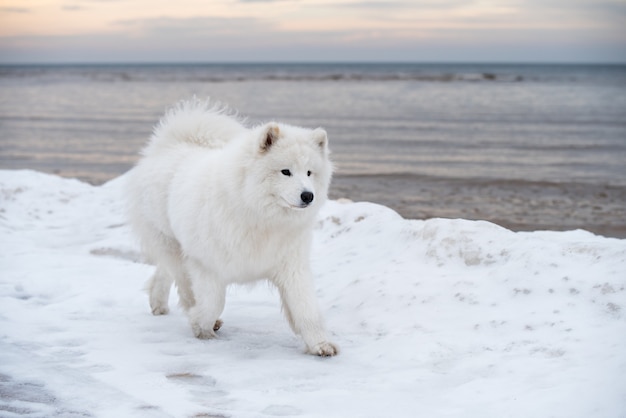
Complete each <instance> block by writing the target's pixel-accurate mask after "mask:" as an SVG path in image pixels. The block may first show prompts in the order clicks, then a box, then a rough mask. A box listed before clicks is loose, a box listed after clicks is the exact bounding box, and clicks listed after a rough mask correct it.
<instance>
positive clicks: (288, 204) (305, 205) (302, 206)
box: [282, 197, 310, 210]
mask: <svg viewBox="0 0 626 418" xmlns="http://www.w3.org/2000/svg"><path fill="white" fill-rule="evenodd" d="M282 200H283V202H284V205H283V206H285V207H287V208H289V209H293V210H304V209H306V208H308V207H309V206H310V203H305V202H301V203H300V204H299V205H294V204H293V203H291V202H290V201H288V200H287V199H285V198H284V197H283V198H282Z"/></svg>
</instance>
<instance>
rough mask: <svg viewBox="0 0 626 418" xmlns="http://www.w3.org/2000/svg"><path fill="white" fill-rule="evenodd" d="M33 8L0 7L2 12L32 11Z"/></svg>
mask: <svg viewBox="0 0 626 418" xmlns="http://www.w3.org/2000/svg"><path fill="white" fill-rule="evenodd" d="M30 12H31V9H28V8H26V7H0V13H30Z"/></svg>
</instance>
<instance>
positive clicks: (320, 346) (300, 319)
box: [272, 268, 339, 357]
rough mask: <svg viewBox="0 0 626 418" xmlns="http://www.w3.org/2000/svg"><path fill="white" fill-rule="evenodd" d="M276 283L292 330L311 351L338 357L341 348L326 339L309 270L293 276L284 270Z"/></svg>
mask: <svg viewBox="0 0 626 418" xmlns="http://www.w3.org/2000/svg"><path fill="white" fill-rule="evenodd" d="M272 282H273V283H274V284H275V285H276V286H277V287H278V290H279V291H280V296H281V299H282V304H283V311H284V312H285V316H286V317H287V320H288V321H289V325H290V326H291V329H292V330H293V332H295V333H296V334H297V335H300V336H301V337H302V339H303V340H304V343H305V344H306V346H307V350H308V352H309V353H311V354H315V355H318V356H323V357H329V356H334V355H336V354H338V353H339V348H338V347H337V345H335V344H333V343H332V342H330V341H328V338H327V336H326V330H325V328H324V321H323V319H322V315H321V314H320V311H319V308H318V306H317V303H316V300H315V292H314V288H313V281H312V277H311V273H310V271H309V270H308V268H305V269H301V270H298V271H293V272H289V273H288V272H285V271H283V272H281V275H280V276H276V277H275V278H274V279H273V280H272Z"/></svg>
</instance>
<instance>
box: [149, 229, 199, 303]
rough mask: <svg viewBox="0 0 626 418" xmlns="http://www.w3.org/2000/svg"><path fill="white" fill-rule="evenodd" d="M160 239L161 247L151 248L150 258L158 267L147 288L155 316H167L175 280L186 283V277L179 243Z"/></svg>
mask: <svg viewBox="0 0 626 418" xmlns="http://www.w3.org/2000/svg"><path fill="white" fill-rule="evenodd" d="M160 238H161V240H160V242H159V244H161V245H159V246H158V247H157V246H154V245H153V247H152V248H151V250H152V251H151V257H150V258H151V259H153V260H156V261H157V266H156V271H155V273H154V275H153V276H152V278H151V279H150V281H149V282H148V286H147V290H148V294H149V296H150V308H151V309H152V313H153V314H154V315H166V314H167V313H168V312H169V307H168V300H169V297H170V289H171V288H172V283H173V282H174V281H175V280H176V281H177V282H179V281H181V280H183V281H184V279H185V277H186V272H185V269H184V265H183V260H182V257H181V253H180V247H179V245H178V243H177V242H176V241H174V240H172V239H167V238H165V237H163V236H161V237H160ZM192 299H193V297H192Z"/></svg>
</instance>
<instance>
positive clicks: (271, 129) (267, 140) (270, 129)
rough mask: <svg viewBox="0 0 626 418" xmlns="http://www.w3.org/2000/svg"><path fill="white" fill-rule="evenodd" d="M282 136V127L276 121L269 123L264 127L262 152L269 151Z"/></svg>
mask: <svg viewBox="0 0 626 418" xmlns="http://www.w3.org/2000/svg"><path fill="white" fill-rule="evenodd" d="M279 136H280V128H279V127H278V125H277V124H276V123H274V122H270V123H268V124H267V125H266V126H265V128H264V129H263V135H262V136H261V152H267V151H269V150H270V148H271V147H272V145H274V144H275V143H276V141H277V140H278V137H279Z"/></svg>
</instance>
